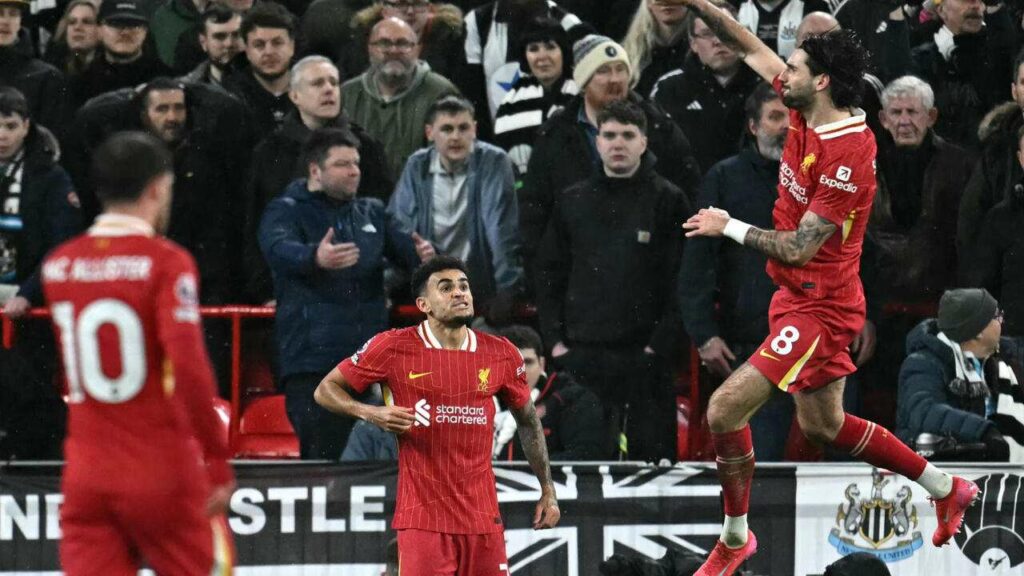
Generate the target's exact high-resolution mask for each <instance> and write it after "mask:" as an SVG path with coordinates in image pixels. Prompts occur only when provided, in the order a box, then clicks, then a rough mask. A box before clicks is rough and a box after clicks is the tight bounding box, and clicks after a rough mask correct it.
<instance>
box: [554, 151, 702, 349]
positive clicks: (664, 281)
mask: <svg viewBox="0 0 1024 576" xmlns="http://www.w3.org/2000/svg"><path fill="white" fill-rule="evenodd" d="M655 162H656V159H655V158H654V156H653V155H652V154H651V153H650V152H648V153H646V154H645V155H644V158H643V159H642V160H641V165H640V168H639V169H638V170H637V172H636V174H634V175H633V176H632V177H629V178H610V177H608V176H606V175H605V174H604V172H603V171H602V172H600V173H597V174H594V175H592V176H591V177H589V178H587V179H586V180H583V181H582V182H579V183H577V184H574V185H572V186H570V187H569V188H568V189H566V190H565V191H564V192H562V193H561V194H560V195H559V196H558V199H557V200H556V202H555V205H554V209H553V211H552V214H551V219H550V221H549V223H548V228H547V231H546V233H545V234H544V238H543V240H542V241H541V246H540V251H539V252H538V254H537V264H536V266H537V272H536V273H537V278H536V283H535V286H534V289H535V290H536V293H537V313H538V315H539V317H540V328H541V334H542V336H543V338H544V341H545V342H547V343H549V345H553V344H554V343H556V342H565V343H566V345H567V346H569V347H570V348H571V347H572V346H573V344H574V343H580V344H585V345H593V346H631V345H639V346H641V347H643V346H650V347H651V348H653V349H654V350H655V351H656V352H658V353H661V354H666V355H667V354H673V353H674V352H675V347H674V346H675V341H676V337H677V334H678V332H679V328H680V326H679V320H678V318H679V312H678V310H677V307H676V278H677V274H678V272H679V263H680V261H681V260H682V255H683V240H684V236H683V229H682V224H683V222H685V221H686V219H687V218H688V217H689V216H690V214H692V209H691V207H690V203H689V201H688V200H687V198H686V196H685V195H684V194H683V193H682V191H680V190H679V188H677V187H676V186H675V185H673V184H672V183H671V182H669V181H668V180H666V179H665V178H663V177H661V176H659V175H658V173H657V171H656V169H655V168H656V166H655Z"/></svg>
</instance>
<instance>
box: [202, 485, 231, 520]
mask: <svg viewBox="0 0 1024 576" xmlns="http://www.w3.org/2000/svg"><path fill="white" fill-rule="evenodd" d="M234 493H235V483H234V482H230V483H228V484H223V485H221V486H214V487H213V490H211V491H210V497H209V498H208V499H207V500H206V515H207V516H217V515H220V514H227V512H228V504H229V503H230V502H231V495H232V494H234Z"/></svg>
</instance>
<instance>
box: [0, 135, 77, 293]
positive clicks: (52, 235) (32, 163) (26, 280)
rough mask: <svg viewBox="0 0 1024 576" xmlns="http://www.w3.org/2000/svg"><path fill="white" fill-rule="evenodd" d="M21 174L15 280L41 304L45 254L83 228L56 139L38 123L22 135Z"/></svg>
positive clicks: (21, 289) (72, 187)
mask: <svg viewBox="0 0 1024 576" xmlns="http://www.w3.org/2000/svg"><path fill="white" fill-rule="evenodd" d="M24 147H25V158H24V165H23V168H22V177H21V195H20V196H21V201H20V208H19V212H20V216H21V221H22V232H21V235H20V236H19V238H18V243H17V246H18V252H17V259H16V261H15V270H16V272H15V281H16V282H18V284H20V289H19V292H18V293H19V295H20V296H24V297H25V298H27V299H28V300H29V301H30V302H32V304H34V305H36V306H41V305H42V304H43V293H42V286H41V285H40V284H39V276H38V270H39V265H40V264H42V262H43V258H44V257H45V256H46V254H47V253H48V252H49V251H50V250H51V249H53V248H54V247H56V246H57V245H58V244H60V243H61V242H63V241H65V240H67V239H68V238H71V237H72V236H74V235H75V234H78V233H79V232H80V231H81V230H82V225H83V222H82V214H81V210H80V208H79V201H78V196H77V195H76V194H75V189H74V186H73V185H72V183H71V178H70V177H69V176H68V174H67V172H65V171H64V169H63V168H61V167H60V164H58V163H57V160H58V159H59V158H60V148H59V146H58V145H57V139H56V138H55V137H54V136H53V134H51V133H50V132H49V131H48V130H46V129H45V128H43V127H41V126H36V125H32V126H31V127H30V128H29V133H28V136H27V137H26V138H25V144H24Z"/></svg>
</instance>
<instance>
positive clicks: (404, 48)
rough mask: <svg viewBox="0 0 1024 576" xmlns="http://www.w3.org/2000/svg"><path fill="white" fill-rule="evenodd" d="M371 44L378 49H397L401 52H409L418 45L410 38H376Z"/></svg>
mask: <svg viewBox="0 0 1024 576" xmlns="http://www.w3.org/2000/svg"><path fill="white" fill-rule="evenodd" d="M370 46H373V47H374V48H376V49H378V50H397V51H399V52H408V51H409V50H412V49H413V48H414V47H415V46H416V43H415V42H410V41H408V40H374V41H373V42H370Z"/></svg>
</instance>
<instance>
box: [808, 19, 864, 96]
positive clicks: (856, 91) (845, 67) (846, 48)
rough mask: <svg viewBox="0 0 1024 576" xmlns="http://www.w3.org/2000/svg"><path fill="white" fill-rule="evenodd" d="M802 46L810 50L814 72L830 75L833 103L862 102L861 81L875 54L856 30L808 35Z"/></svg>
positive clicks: (809, 57) (810, 65)
mask: <svg viewBox="0 0 1024 576" xmlns="http://www.w3.org/2000/svg"><path fill="white" fill-rule="evenodd" d="M800 48H801V49H802V50H803V51H804V52H806V53H807V67H808V68H810V69H811V74H814V75H815V76H817V75H818V74H828V76H829V80H830V83H829V88H830V90H831V95H832V103H833V104H834V105H835V107H836V108H850V107H852V106H857V105H858V104H860V98H861V93H862V92H861V82H862V81H863V78H864V73H865V72H867V70H868V61H869V58H870V57H871V55H870V53H869V52H868V51H867V49H865V48H864V46H863V45H862V44H861V42H860V38H858V37H857V35H856V34H855V33H853V32H852V31H850V30H830V31H828V32H826V33H824V34H818V35H812V36H808V37H807V38H805V39H804V41H803V43H802V44H801V45H800Z"/></svg>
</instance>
